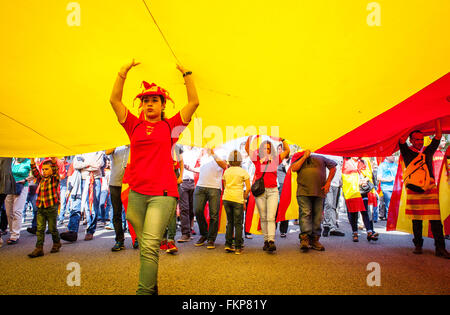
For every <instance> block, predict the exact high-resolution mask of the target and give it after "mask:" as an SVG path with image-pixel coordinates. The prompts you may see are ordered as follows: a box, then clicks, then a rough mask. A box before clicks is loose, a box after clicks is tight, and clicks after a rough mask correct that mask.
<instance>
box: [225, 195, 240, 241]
mask: <svg viewBox="0 0 450 315" xmlns="http://www.w3.org/2000/svg"><path fill="white" fill-rule="evenodd" d="M223 206H224V207H225V212H226V213H227V231H226V233H225V245H226V246H230V247H231V245H232V243H233V234H234V241H235V248H241V247H242V241H243V239H242V229H243V226H242V221H243V220H242V219H243V216H244V205H243V204H242V203H237V202H233V201H228V200H224V201H223ZM233 232H234V233H233Z"/></svg>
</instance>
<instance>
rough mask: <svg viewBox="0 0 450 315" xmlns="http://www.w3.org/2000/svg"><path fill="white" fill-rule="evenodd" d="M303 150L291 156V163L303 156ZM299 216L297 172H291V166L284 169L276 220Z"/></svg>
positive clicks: (291, 218) (292, 218)
mask: <svg viewBox="0 0 450 315" xmlns="http://www.w3.org/2000/svg"><path fill="white" fill-rule="evenodd" d="M303 154H304V152H297V153H295V154H294V155H293V156H292V159H291V165H292V163H295V162H296V161H297V160H298V159H300V158H301V157H302V156H303ZM298 217H299V208H298V202H297V172H292V170H291V166H289V168H288V170H287V171H286V177H285V178H284V184H283V189H282V190H281V196H280V203H279V204H278V213H277V219H276V222H281V221H286V220H294V219H298Z"/></svg>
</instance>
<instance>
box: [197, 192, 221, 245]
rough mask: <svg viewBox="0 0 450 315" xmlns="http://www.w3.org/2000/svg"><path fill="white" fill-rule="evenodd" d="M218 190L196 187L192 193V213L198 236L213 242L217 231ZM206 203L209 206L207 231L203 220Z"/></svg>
mask: <svg viewBox="0 0 450 315" xmlns="http://www.w3.org/2000/svg"><path fill="white" fill-rule="evenodd" d="M220 192H221V191H220V189H217V188H207V187H201V186H197V187H196V188H195V191H194V211H195V216H196V217H197V223H198V228H199V230H200V235H202V236H204V237H206V238H207V239H208V240H209V241H213V242H214V241H215V240H216V237H217V232H218V231H219V211H220ZM206 202H208V204H209V229H208V223H207V222H206V218H205V206H206Z"/></svg>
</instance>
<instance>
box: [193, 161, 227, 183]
mask: <svg viewBox="0 0 450 315" xmlns="http://www.w3.org/2000/svg"><path fill="white" fill-rule="evenodd" d="M222 174H223V168H221V167H220V166H219V165H218V164H217V162H216V161H215V160H214V158H213V157H212V156H207V155H206V156H203V157H202V158H201V160H200V176H199V178H198V182H197V186H201V187H206V188H217V189H222Z"/></svg>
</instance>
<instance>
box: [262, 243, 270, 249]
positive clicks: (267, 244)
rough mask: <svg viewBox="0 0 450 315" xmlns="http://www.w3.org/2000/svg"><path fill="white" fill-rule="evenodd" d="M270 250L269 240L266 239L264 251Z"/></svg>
mask: <svg viewBox="0 0 450 315" xmlns="http://www.w3.org/2000/svg"><path fill="white" fill-rule="evenodd" d="M267 250H269V241H264V246H263V251H267Z"/></svg>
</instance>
